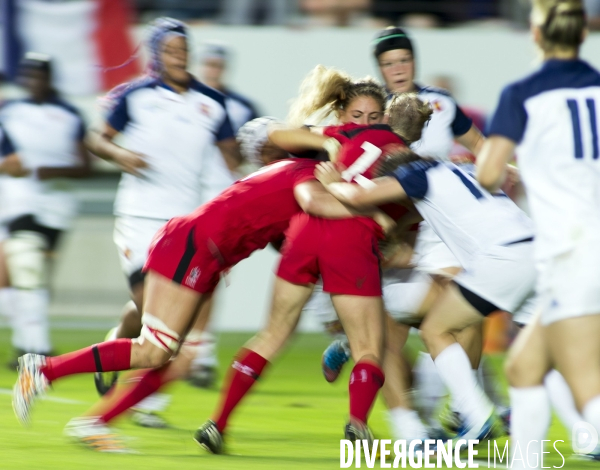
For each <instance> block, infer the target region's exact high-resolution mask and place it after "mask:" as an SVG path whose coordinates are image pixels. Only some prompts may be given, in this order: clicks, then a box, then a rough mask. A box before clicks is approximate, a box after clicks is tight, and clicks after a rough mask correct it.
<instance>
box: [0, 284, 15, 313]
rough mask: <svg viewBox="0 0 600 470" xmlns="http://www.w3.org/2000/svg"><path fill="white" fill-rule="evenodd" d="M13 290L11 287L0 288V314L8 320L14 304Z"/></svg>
mask: <svg viewBox="0 0 600 470" xmlns="http://www.w3.org/2000/svg"><path fill="white" fill-rule="evenodd" d="M14 290H15V289H13V288H12V287H3V288H2V289H0V316H2V317H4V318H6V319H8V320H10V318H11V317H12V316H13V310H14V304H13V295H14Z"/></svg>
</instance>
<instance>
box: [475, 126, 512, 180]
mask: <svg viewBox="0 0 600 470" xmlns="http://www.w3.org/2000/svg"><path fill="white" fill-rule="evenodd" d="M514 149H515V144H514V143H513V142H512V141H510V140H509V139H507V138H505V137H501V136H492V137H490V138H489V139H487V140H486V142H485V144H484V146H483V148H482V149H481V153H480V154H479V157H478V158H477V162H476V164H477V181H479V184H481V186H483V187H484V188H485V189H487V190H488V191H490V192H495V191H498V189H500V187H501V186H502V184H503V183H504V180H505V179H506V170H507V163H508V161H509V160H510V159H511V158H512V156H513V154H514Z"/></svg>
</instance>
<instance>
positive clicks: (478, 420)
mask: <svg viewBox="0 0 600 470" xmlns="http://www.w3.org/2000/svg"><path fill="white" fill-rule="evenodd" d="M482 320H483V315H482V314H481V313H480V312H479V311H478V310H477V309H476V308H475V307H474V306H473V305H471V303H469V302H468V301H467V300H466V299H465V298H464V296H463V294H462V293H461V291H460V290H459V288H458V286H456V285H454V284H451V285H449V286H448V287H447V288H446V289H445V291H444V293H443V294H442V296H441V297H440V299H439V301H438V302H437V303H436V305H435V306H434V307H433V308H432V310H431V311H430V312H429V314H428V315H427V316H426V317H425V320H424V322H423V323H422V325H421V336H422V338H423V340H424V342H425V345H426V347H427V349H428V350H429V353H430V354H431V356H432V358H433V360H434V362H435V365H436V368H437V370H438V373H439V374H440V376H441V378H442V380H443V381H444V383H445V384H446V387H448V389H449V390H450V394H451V395H452V397H453V401H454V406H456V407H457V408H458V410H457V411H459V412H460V413H461V414H462V415H463V416H464V418H465V420H466V422H467V425H468V426H469V428H470V429H473V428H477V429H478V430H479V429H482V428H484V427H485V425H486V422H487V421H488V420H489V419H490V417H491V415H492V413H493V405H492V404H491V402H490V400H489V399H488V398H487V396H486V395H485V393H484V392H483V390H482V389H481V387H480V386H479V384H478V382H477V378H476V376H475V373H474V371H473V369H472V365H471V361H470V360H469V357H468V355H467V353H466V352H465V350H464V349H463V348H462V347H461V346H460V344H459V343H458V342H457V340H456V337H455V334H456V333H457V332H458V331H461V330H463V329H464V328H466V327H468V326H471V325H474V324H477V323H480V322H481V321H482ZM477 437H478V436H475V437H474V439H476V438H477Z"/></svg>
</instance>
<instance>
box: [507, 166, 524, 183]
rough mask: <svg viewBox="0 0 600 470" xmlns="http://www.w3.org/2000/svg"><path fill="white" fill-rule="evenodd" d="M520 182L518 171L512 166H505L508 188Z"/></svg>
mask: <svg viewBox="0 0 600 470" xmlns="http://www.w3.org/2000/svg"><path fill="white" fill-rule="evenodd" d="M520 182H521V175H520V174H519V169H518V168H517V167H516V166H514V165H506V183H505V184H508V185H509V187H511V188H512V187H513V186H515V185H517V184H519V183H520Z"/></svg>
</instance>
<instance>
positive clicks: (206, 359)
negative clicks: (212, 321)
mask: <svg viewBox="0 0 600 470" xmlns="http://www.w3.org/2000/svg"><path fill="white" fill-rule="evenodd" d="M200 341H201V344H200V346H198V348H197V350H196V357H195V358H194V359H193V360H192V368H193V366H204V367H217V365H218V364H219V362H218V359H217V342H216V340H215V336H214V335H213V334H212V333H210V332H208V331H203V332H202V334H201V335H200Z"/></svg>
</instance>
